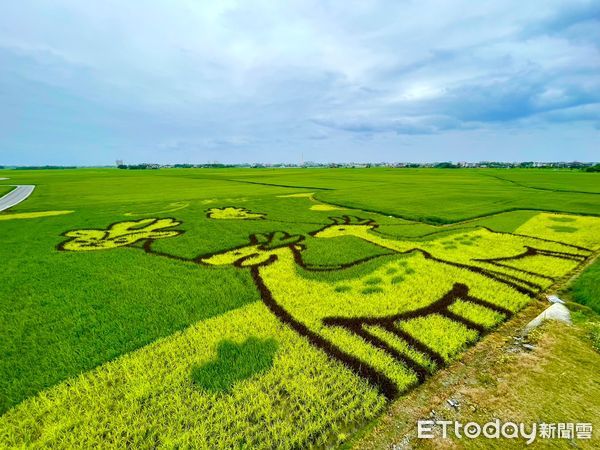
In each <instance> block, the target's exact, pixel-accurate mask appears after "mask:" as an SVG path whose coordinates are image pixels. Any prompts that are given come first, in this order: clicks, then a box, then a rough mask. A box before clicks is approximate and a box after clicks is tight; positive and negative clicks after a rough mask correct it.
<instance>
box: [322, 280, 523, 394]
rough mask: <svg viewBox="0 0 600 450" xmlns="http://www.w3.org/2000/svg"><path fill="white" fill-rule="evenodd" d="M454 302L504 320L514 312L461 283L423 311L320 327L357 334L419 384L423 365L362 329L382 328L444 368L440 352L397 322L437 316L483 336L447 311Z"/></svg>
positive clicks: (336, 320)
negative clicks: (413, 375) (485, 310)
mask: <svg viewBox="0 0 600 450" xmlns="http://www.w3.org/2000/svg"><path fill="white" fill-rule="evenodd" d="M457 300H463V301H467V302H470V303H474V304H476V305H479V306H482V307H484V308H488V309H491V310H493V311H494V312H497V313H499V314H502V315H503V316H505V319H508V318H510V317H512V316H513V313H512V312H511V311H509V310H508V309H506V308H503V307H501V306H498V305H495V304H493V303H490V302H488V301H486V300H482V299H479V298H477V297H474V296H472V295H470V294H469V288H468V286H467V285H465V284H462V283H454V285H453V287H452V289H451V290H450V291H448V292H447V293H446V294H444V295H443V296H442V297H440V298H439V299H438V300H436V301H434V302H433V303H430V304H429V305H427V306H424V307H422V308H418V309H415V310H412V311H408V312H404V313H398V314H391V315H388V316H384V317H370V316H365V317H326V318H324V319H323V324H325V325H327V326H337V327H342V328H345V329H346V330H348V331H350V332H352V333H354V334H356V335H357V336H359V337H362V338H363V339H364V340H365V341H367V342H368V343H370V344H371V345H373V346H374V347H376V348H379V349H381V350H384V351H385V352H386V353H388V354H389V355H390V356H392V357H393V358H394V359H396V360H398V361H399V362H400V363H403V364H404V365H405V366H407V367H408V368H410V369H412V370H413V371H414V372H415V373H416V374H417V378H418V380H419V382H420V383H421V382H423V381H424V380H425V378H427V376H429V375H430V374H431V373H430V371H429V370H428V369H427V368H426V367H425V366H423V365H421V364H419V363H418V362H417V361H415V360H414V359H413V358H411V357H410V356H409V355H407V354H406V353H401V352H399V351H398V350H396V349H395V348H394V347H392V346H391V345H390V344H388V343H387V342H385V341H384V340H383V339H380V338H378V337H377V336H375V335H374V334H372V333H370V332H369V331H367V330H366V329H365V328H364V327H365V325H372V326H378V327H380V328H383V329H384V330H386V331H388V332H390V333H392V334H394V335H395V336H396V337H398V338H400V339H402V340H404V341H405V342H406V343H407V344H408V345H409V346H410V347H412V348H413V349H414V350H417V351H418V352H420V353H422V354H424V355H425V356H426V357H427V358H428V359H430V360H431V361H432V362H434V363H435V364H436V366H437V367H438V368H440V367H444V366H445V365H446V362H445V360H444V359H443V357H442V356H441V355H440V354H439V353H437V352H436V351H435V350H433V349H432V348H430V347H428V346H427V345H426V344H424V343H423V342H421V341H420V340H419V339H417V338H415V337H414V336H412V335H410V334H409V333H407V332H406V331H404V330H402V329H401V328H398V326H397V322H400V321H408V320H411V319H416V318H420V317H427V316H430V315H433V314H438V315H440V316H443V317H445V318H447V319H450V320H452V321H454V322H458V323H461V324H462V325H464V326H465V327H466V328H467V329H471V330H474V331H476V332H477V333H478V334H479V338H481V337H482V336H483V335H485V334H486V333H487V332H489V331H490V330H488V329H486V328H485V327H483V326H482V325H479V324H477V323H475V322H472V321H470V320H468V319H466V318H464V317H462V316H459V315H458V314H455V313H453V312H452V311H450V309H449V308H450V307H451V306H452V305H453V304H454V303H455V302H456V301H457Z"/></svg>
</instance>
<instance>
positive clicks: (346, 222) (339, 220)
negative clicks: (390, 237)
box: [311, 216, 377, 238]
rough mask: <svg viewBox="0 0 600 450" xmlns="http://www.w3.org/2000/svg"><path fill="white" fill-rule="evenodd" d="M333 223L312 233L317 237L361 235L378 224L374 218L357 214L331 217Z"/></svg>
mask: <svg viewBox="0 0 600 450" xmlns="http://www.w3.org/2000/svg"><path fill="white" fill-rule="evenodd" d="M330 219H331V220H332V221H333V224H332V225H329V226H327V227H325V228H322V229H320V230H319V231H316V232H314V233H311V234H312V235H313V236H314V237H317V238H332V237H339V236H361V235H364V234H365V233H366V232H367V231H369V230H372V229H373V228H375V227H376V226H377V224H376V223H375V221H373V220H372V219H362V218H360V217H356V216H341V217H330Z"/></svg>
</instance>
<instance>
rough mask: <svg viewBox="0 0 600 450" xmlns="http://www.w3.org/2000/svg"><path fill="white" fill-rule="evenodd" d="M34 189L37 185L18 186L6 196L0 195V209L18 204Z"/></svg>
mask: <svg viewBox="0 0 600 450" xmlns="http://www.w3.org/2000/svg"><path fill="white" fill-rule="evenodd" d="M34 189H35V186H34V185H31V184H27V185H23V186H16V187H15V189H13V190H12V191H10V192H9V193H8V194H6V195H5V196H4V197H0V211H4V210H5V209H8V208H11V207H13V206H15V205H18V204H19V203H21V202H22V201H23V200H25V199H26V198H27V197H29V196H30V195H31V193H32V192H33V190H34Z"/></svg>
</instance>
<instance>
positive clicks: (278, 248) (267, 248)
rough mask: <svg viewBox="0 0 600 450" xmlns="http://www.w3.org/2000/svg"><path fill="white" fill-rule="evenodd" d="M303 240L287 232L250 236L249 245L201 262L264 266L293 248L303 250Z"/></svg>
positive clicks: (219, 264)
mask: <svg viewBox="0 0 600 450" xmlns="http://www.w3.org/2000/svg"><path fill="white" fill-rule="evenodd" d="M302 240H304V236H301V235H299V234H294V235H291V234H289V233H286V232H285V231H274V232H272V233H260V234H253V235H251V236H250V244H249V245H246V246H244V247H238V248H234V249H232V250H227V251H224V252H221V253H217V254H214V255H211V256H208V257H204V258H202V257H201V258H200V262H202V263H204V264H210V265H214V266H222V265H229V264H231V265H234V266H236V267H251V266H262V265H266V264H270V263H272V262H274V261H276V260H277V257H278V256H279V255H280V254H282V253H284V252H288V251H290V250H291V248H292V247H294V248H296V249H298V250H301V249H302V248H303V247H302V245H301V244H299V242H301V241H302Z"/></svg>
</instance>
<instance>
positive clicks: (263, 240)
mask: <svg viewBox="0 0 600 450" xmlns="http://www.w3.org/2000/svg"><path fill="white" fill-rule="evenodd" d="M302 240H304V236H302V235H300V234H289V233H286V232H285V231H273V232H271V233H257V234H253V235H252V236H250V242H251V243H252V244H254V245H259V246H260V248H261V249H262V250H273V249H275V248H278V247H285V246H287V245H292V244H297V243H298V242H300V241H302Z"/></svg>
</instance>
